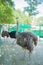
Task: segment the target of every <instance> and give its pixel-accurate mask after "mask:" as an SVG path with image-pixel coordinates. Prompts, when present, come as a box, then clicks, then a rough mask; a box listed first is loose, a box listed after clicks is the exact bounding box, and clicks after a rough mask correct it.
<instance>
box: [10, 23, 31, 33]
mask: <svg viewBox="0 0 43 65" xmlns="http://www.w3.org/2000/svg"><path fill="white" fill-rule="evenodd" d="M16 26H17V25H16ZM30 28H31V26H30V25H28V24H18V32H23V31H24V30H25V29H30ZM9 31H10V32H11V31H16V27H15V26H13V27H11V28H9Z"/></svg>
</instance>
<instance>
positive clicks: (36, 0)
mask: <svg viewBox="0 0 43 65" xmlns="http://www.w3.org/2000/svg"><path fill="white" fill-rule="evenodd" d="M25 1H26V2H27V4H28V6H27V7H25V8H24V10H25V11H27V12H28V13H29V15H30V16H31V15H36V14H38V13H39V12H38V11H37V10H36V9H37V6H38V5H39V4H41V3H42V2H43V0H25Z"/></svg>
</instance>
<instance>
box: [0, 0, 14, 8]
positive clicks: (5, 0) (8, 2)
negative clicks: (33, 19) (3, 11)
mask: <svg viewBox="0 0 43 65" xmlns="http://www.w3.org/2000/svg"><path fill="white" fill-rule="evenodd" d="M0 2H1V3H2V4H3V5H5V6H6V5H7V6H10V7H12V8H14V6H15V4H14V2H13V1H12V0H0Z"/></svg>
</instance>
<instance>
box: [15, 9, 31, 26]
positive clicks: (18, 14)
mask: <svg viewBox="0 0 43 65" xmlns="http://www.w3.org/2000/svg"><path fill="white" fill-rule="evenodd" d="M16 17H18V18H19V23H21V24H22V23H26V24H30V25H31V19H32V18H31V17H30V16H26V15H25V14H24V12H21V11H19V10H14V21H15V23H17V22H16Z"/></svg>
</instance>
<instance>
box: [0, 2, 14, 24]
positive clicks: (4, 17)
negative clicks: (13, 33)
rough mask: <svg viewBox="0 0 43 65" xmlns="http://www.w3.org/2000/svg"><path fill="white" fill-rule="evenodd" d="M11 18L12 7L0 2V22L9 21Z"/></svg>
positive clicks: (11, 20)
mask: <svg viewBox="0 0 43 65" xmlns="http://www.w3.org/2000/svg"><path fill="white" fill-rule="evenodd" d="M13 20H14V19H13V9H12V8H11V7H9V6H7V5H6V6H5V5H3V4H2V3H0V23H11V22H13Z"/></svg>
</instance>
